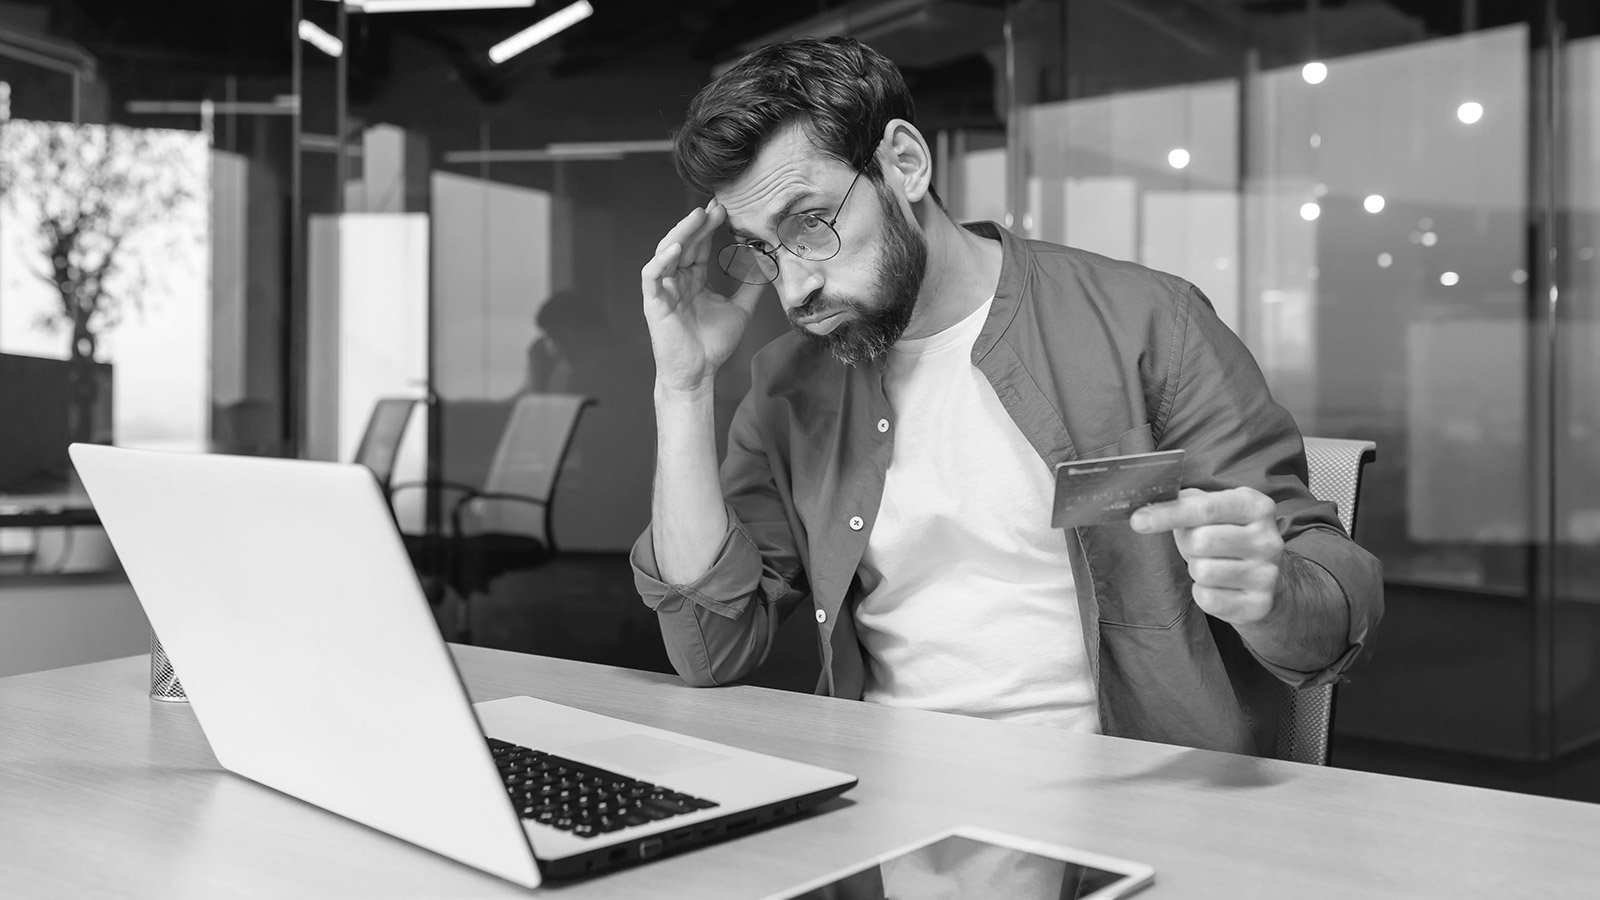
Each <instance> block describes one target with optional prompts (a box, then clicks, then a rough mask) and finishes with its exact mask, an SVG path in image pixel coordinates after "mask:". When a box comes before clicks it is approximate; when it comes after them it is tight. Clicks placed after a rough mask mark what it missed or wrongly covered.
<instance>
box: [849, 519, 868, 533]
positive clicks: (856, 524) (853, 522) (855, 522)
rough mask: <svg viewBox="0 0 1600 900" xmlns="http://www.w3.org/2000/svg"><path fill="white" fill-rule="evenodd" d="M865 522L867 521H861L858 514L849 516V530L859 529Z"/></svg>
mask: <svg viewBox="0 0 1600 900" xmlns="http://www.w3.org/2000/svg"><path fill="white" fill-rule="evenodd" d="M866 524H867V523H865V522H863V521H861V517H860V516H851V517H850V530H851V531H860V530H861V528H862V526H864V525H866Z"/></svg>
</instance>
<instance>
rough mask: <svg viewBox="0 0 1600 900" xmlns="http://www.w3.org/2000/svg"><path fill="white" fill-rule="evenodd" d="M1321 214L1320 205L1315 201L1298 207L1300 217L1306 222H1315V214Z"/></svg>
mask: <svg viewBox="0 0 1600 900" xmlns="http://www.w3.org/2000/svg"><path fill="white" fill-rule="evenodd" d="M1320 215H1322V207H1320V206H1318V205H1317V204H1315V203H1307V204H1305V205H1303V206H1301V207H1300V218H1302V219H1305V220H1306V221H1307V222H1315V221H1316V219H1317V216H1320Z"/></svg>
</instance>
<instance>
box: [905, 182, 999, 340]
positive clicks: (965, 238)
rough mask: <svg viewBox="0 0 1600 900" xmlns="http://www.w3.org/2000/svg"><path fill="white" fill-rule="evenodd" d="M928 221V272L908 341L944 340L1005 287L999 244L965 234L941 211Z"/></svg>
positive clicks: (935, 210) (933, 212)
mask: <svg viewBox="0 0 1600 900" xmlns="http://www.w3.org/2000/svg"><path fill="white" fill-rule="evenodd" d="M931 206H932V204H931V201H930V207H931ZM925 221H926V223H927V225H926V227H925V228H924V231H923V233H924V235H926V237H927V240H928V271H927V274H926V275H925V276H924V278H923V280H922V292H921V294H920V296H919V297H918V298H917V310H916V312H915V313H913V314H912V316H911V324H910V325H909V326H908V327H907V328H906V333H905V335H904V336H905V337H908V338H923V337H928V336H929V335H933V334H938V333H939V332H941V331H943V330H945V329H946V328H949V327H950V326H952V325H954V324H956V323H957V322H960V321H961V320H962V319H965V318H966V317H967V316H969V315H971V314H972V312H973V310H975V309H977V308H978V307H980V306H982V305H983V304H984V302H985V301H987V300H988V299H989V298H990V297H993V296H994V292H995V287H996V286H997V285H998V284H999V281H1000V263H1001V259H1002V253H1001V248H1000V242H999V241H994V240H990V239H988V238H985V237H979V236H978V235H976V234H973V233H972V232H970V231H968V230H967V229H965V228H962V227H961V226H960V225H958V224H956V222H955V221H954V220H953V219H951V218H950V216H949V215H947V214H946V213H945V212H944V211H943V210H940V209H938V208H937V207H933V208H930V209H929V210H928V214H927V216H926V217H925Z"/></svg>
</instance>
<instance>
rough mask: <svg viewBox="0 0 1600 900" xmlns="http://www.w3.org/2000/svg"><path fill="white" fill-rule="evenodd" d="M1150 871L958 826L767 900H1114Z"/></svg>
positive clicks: (1149, 878) (1150, 876)
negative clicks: (999, 899)
mask: <svg viewBox="0 0 1600 900" xmlns="http://www.w3.org/2000/svg"><path fill="white" fill-rule="evenodd" d="M1154 880H1155V869H1152V868H1151V867H1149V866H1146V865H1141V864H1139V863H1132V862H1127V861H1126V860H1120V859H1113V858H1111V857H1109V856H1101V855H1099V854H1096V853H1087V852H1085V851H1082V850H1071V849H1068V848H1066V847H1057V846H1053V845H1050V844H1046V843H1042V842H1040V841H1034V840H1029V839H1027V838H1020V837H1016V836H1015V835H1009V834H1004V833H1002V832H998V831H990V830H988V829H985V828H977V827H972V826H961V827H958V828H953V829H951V830H949V831H944V832H940V833H938V834H935V835H933V836H931V837H928V838H924V839H923V840H920V841H917V842H916V843H914V844H911V845H910V846H907V847H901V848H899V849H896V850H891V851H890V852H888V853H885V854H883V855H881V856H877V857H874V858H872V859H867V860H863V861H862V862H860V863H857V864H855V865H852V866H849V867H847V868H845V869H841V870H840V871H838V872H834V873H833V874H830V875H827V876H825V877H823V878H819V879H817V880H816V881H812V882H808V883H806V884H803V885H800V886H798V887H795V888H792V889H790V890H787V891H784V892H782V893H778V894H774V895H772V896H771V897H768V898H767V900H978V898H982V900H990V898H995V897H1005V898H1008V900H1035V898H1037V900H1113V898H1117V897H1126V896H1128V895H1129V894H1131V893H1133V892H1134V891H1137V890H1139V889H1140V888H1142V887H1144V886H1145V885H1147V884H1150V883H1151V882H1153V881H1154Z"/></svg>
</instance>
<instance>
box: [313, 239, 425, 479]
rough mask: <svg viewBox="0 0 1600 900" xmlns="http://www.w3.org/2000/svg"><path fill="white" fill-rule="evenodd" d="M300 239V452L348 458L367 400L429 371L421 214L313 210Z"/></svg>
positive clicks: (414, 383) (411, 390)
mask: <svg viewBox="0 0 1600 900" xmlns="http://www.w3.org/2000/svg"><path fill="white" fill-rule="evenodd" d="M308 241H309V256H310V258H309V261H308V272H309V282H310V283H309V292H308V303H309V307H310V310H309V317H310V319H311V323H310V325H311V327H310V336H309V340H308V344H309V347H308V353H307V366H306V369H307V384H308V385H309V391H310V397H309V398H308V401H309V402H308V412H309V417H310V421H309V422H308V427H307V433H306V455H307V456H308V457H309V458H311V459H329V460H334V459H337V460H349V459H351V458H352V456H353V455H354V453H355V449H356V445H357V444H358V443H359V442H360V440H361V432H362V430H363V429H364V428H365V427H366V423H367V417H368V416H369V415H370V414H371V412H372V406H373V403H375V402H376V401H377V400H378V398H380V397H384V396H390V395H413V396H414V395H418V394H419V393H420V392H421V390H422V388H423V386H424V384H425V381H426V378H427V373H428V324H427V323H428V217H427V216H426V215H423V214H420V213H404V214H381V213H374V214H365V213H356V214H349V215H344V216H312V217H311V223H310V230H309V232H308ZM413 468H414V472H413ZM401 469H402V472H403V473H406V474H410V475H420V474H421V467H420V462H414V463H412V464H411V465H406V464H405V463H404V460H402V466H401Z"/></svg>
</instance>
